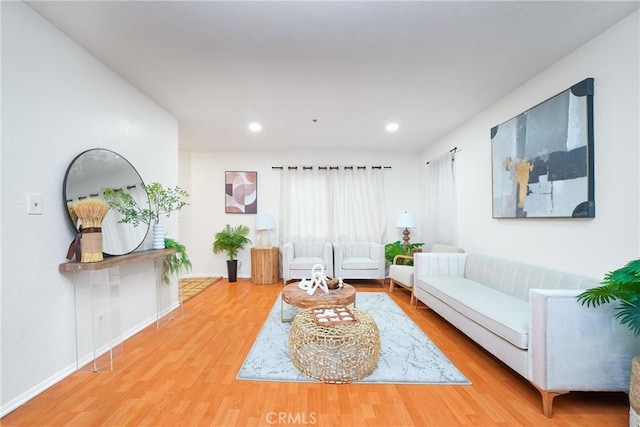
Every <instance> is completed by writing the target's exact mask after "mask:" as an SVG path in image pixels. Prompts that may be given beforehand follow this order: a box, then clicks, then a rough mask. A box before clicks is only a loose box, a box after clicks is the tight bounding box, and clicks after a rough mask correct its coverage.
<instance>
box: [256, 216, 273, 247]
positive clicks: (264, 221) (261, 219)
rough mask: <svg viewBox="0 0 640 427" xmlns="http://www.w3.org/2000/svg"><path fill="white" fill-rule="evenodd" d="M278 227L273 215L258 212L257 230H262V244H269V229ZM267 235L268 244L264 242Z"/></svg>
mask: <svg viewBox="0 0 640 427" xmlns="http://www.w3.org/2000/svg"><path fill="white" fill-rule="evenodd" d="M274 228H276V222H275V220H274V219H273V215H270V214H258V215H257V216H256V230H258V231H259V232H260V246H269V231H270V230H273V229H274ZM265 234H266V235H267V244H266V245H265V244H264V235H265Z"/></svg>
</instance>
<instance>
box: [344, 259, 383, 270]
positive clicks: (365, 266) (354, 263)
mask: <svg viewBox="0 0 640 427" xmlns="http://www.w3.org/2000/svg"><path fill="white" fill-rule="evenodd" d="M342 269H343V270H377V269H378V263H377V262H375V261H374V260H372V259H371V258H364V257H351V258H345V260H344V261H342Z"/></svg>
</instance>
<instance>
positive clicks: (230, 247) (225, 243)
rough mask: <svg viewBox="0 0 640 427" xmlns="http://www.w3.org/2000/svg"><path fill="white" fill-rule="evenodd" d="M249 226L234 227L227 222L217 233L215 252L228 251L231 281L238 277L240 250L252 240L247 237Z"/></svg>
mask: <svg viewBox="0 0 640 427" xmlns="http://www.w3.org/2000/svg"><path fill="white" fill-rule="evenodd" d="M248 234H249V227H247V226H246V225H238V226H236V227H232V226H230V225H229V224H227V225H226V226H225V227H224V229H222V231H220V232H219V233H216V235H215V238H214V241H213V253H216V254H217V253H220V252H226V253H227V256H228V257H229V259H228V260H227V272H228V274H229V281H230V282H235V281H236V280H237V277H238V260H237V259H236V257H237V256H238V251H240V250H241V249H243V248H244V246H245V245H246V244H248V243H251V240H249V238H248V237H247V235H248Z"/></svg>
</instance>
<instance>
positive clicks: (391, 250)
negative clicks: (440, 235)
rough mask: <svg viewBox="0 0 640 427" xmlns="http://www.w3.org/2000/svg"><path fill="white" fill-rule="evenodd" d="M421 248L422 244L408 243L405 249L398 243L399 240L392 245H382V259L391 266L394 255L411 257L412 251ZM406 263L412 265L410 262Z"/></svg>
mask: <svg viewBox="0 0 640 427" xmlns="http://www.w3.org/2000/svg"><path fill="white" fill-rule="evenodd" d="M421 246H424V243H410V244H409V246H407V247H406V248H405V246H404V245H403V244H402V242H400V240H398V241H395V242H393V243H387V244H386V245H384V257H385V258H386V259H387V261H388V262H389V264H393V258H395V256H396V255H409V256H411V254H412V253H413V250H414V249H417V248H419V247H421ZM408 263H409V265H411V264H412V262H411V261H408Z"/></svg>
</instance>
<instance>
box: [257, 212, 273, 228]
mask: <svg viewBox="0 0 640 427" xmlns="http://www.w3.org/2000/svg"><path fill="white" fill-rule="evenodd" d="M274 228H276V223H275V220H274V219H273V215H270V214H259V215H258V216H256V230H273V229H274Z"/></svg>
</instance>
